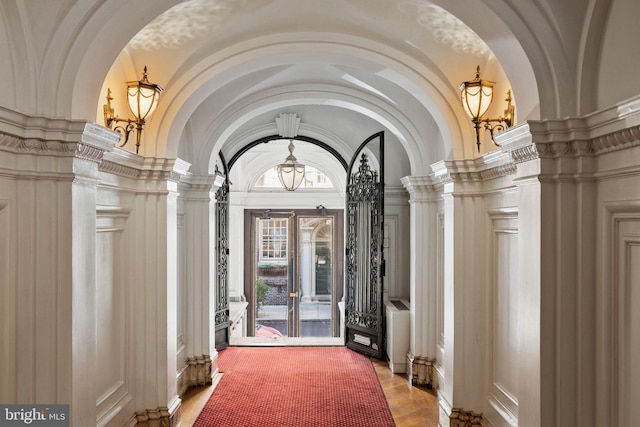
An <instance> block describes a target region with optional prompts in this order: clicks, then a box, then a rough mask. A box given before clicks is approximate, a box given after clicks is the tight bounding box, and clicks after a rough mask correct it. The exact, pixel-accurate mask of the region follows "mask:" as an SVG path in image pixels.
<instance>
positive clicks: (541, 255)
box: [503, 120, 596, 427]
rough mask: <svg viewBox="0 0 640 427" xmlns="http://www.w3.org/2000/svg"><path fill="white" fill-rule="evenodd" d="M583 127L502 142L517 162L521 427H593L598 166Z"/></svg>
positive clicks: (535, 126)
mask: <svg viewBox="0 0 640 427" xmlns="http://www.w3.org/2000/svg"><path fill="white" fill-rule="evenodd" d="M574 124H578V125H579V126H578V129H579V130H580V132H576V130H575V129H572V126H573V125H574ZM582 130H583V127H582V123H580V122H577V123H574V122H572V121H570V120H568V121H565V122H559V123H554V124H553V128H552V129H551V128H549V123H546V122H530V123H528V125H527V126H525V127H523V128H522V130H521V132H520V134H517V135H515V136H514V138H512V139H511V140H510V141H507V143H506V144H503V147H504V148H505V149H506V150H507V151H509V152H510V153H511V155H512V157H513V158H514V159H515V160H516V162H517V163H518V168H517V179H516V183H517V185H518V191H519V209H520V211H519V212H520V213H519V218H518V221H519V233H520V240H519V242H520V243H519V245H520V248H519V250H520V251H521V254H523V256H521V257H520V265H519V282H520V283H521V286H520V289H519V292H520V295H519V301H520V302H521V303H520V306H519V311H520V315H521V316H520V325H521V327H520V337H521V342H520V357H521V364H520V384H521V390H520V396H519V407H520V414H519V420H520V425H522V426H536V427H537V426H547V425H562V426H594V425H595V423H594V419H595V400H594V397H593V396H594V392H595V382H594V374H593V371H594V368H595V360H594V359H595V345H594V331H595V329H596V328H595V326H596V325H595V313H596V302H595V278H596V274H595V273H596V271H595V264H596V263H595V247H596V236H595V230H596V208H595V202H596V196H595V195H596V191H595V183H594V179H593V170H594V165H595V161H594V156H593V149H592V147H591V146H590V142H588V141H585V140H581V139H577V137H579V136H580V135H583V133H582Z"/></svg>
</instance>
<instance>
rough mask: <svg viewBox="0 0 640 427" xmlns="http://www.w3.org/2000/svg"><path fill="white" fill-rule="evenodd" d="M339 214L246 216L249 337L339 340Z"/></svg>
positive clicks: (253, 212) (288, 212)
mask: <svg viewBox="0 0 640 427" xmlns="http://www.w3.org/2000/svg"><path fill="white" fill-rule="evenodd" d="M343 215H344V213H343V211H342V210H327V209H324V208H323V209H317V210H314V209H291V210H286V209H282V208H278V209H277V210H276V209H269V210H246V211H245V236H247V239H246V240H245V280H244V283H245V285H244V288H245V289H244V292H245V296H246V297H247V301H248V303H249V304H248V309H247V321H248V325H247V326H248V327H247V335H248V336H253V337H255V338H260V339H262V340H263V341H264V340H265V339H266V340H274V341H277V342H281V343H283V344H284V343H287V342H288V341H289V342H290V341H291V339H299V340H306V339H312V340H314V341H317V340H318V339H326V338H329V339H331V338H338V337H340V335H341V322H340V308H339V305H338V302H339V301H340V300H341V299H342V296H343V287H344V284H343V265H344V264H343V255H342V254H343V252H344V250H343V247H344V245H343V235H344V228H343ZM334 342H335V341H334Z"/></svg>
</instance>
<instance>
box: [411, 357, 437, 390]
mask: <svg viewBox="0 0 640 427" xmlns="http://www.w3.org/2000/svg"><path fill="white" fill-rule="evenodd" d="M437 363H438V362H437V361H436V359H431V358H429V357H426V356H414V355H413V354H411V353H409V354H407V368H408V372H407V377H408V378H409V383H410V384H411V385H412V386H416V387H424V388H428V389H430V390H434V391H435V390H438V370H437Z"/></svg>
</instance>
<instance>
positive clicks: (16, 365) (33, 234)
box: [0, 113, 117, 426]
mask: <svg viewBox="0 0 640 427" xmlns="http://www.w3.org/2000/svg"><path fill="white" fill-rule="evenodd" d="M1 122H2V124H0V157H1V158H2V160H0V163H2V168H3V171H4V172H3V175H4V176H7V175H8V177H9V179H6V180H5V179H4V177H3V178H2V179H0V204H1V205H2V210H3V213H4V212H7V213H8V214H9V215H4V216H3V223H2V224H0V228H3V229H6V230H10V232H9V233H8V234H5V236H7V237H8V240H7V241H3V242H2V245H6V246H4V247H5V248H8V253H9V255H10V257H11V262H10V263H8V264H6V265H7V267H8V268H9V270H10V271H9V274H8V276H3V277H8V281H7V282H3V283H2V285H1V286H0V287H1V288H2V291H1V292H0V296H2V298H0V311H2V314H1V317H0V319H1V320H0V322H1V324H2V330H3V337H4V338H3V343H2V347H3V351H2V352H0V376H2V383H3V385H2V387H0V401H2V402H3V403H35V404H56V403H57V404H69V405H70V408H71V413H70V417H71V420H70V424H71V425H72V426H82V425H95V423H96V395H95V388H94V383H93V382H92V381H88V380H87V379H88V378H92V376H93V375H95V372H96V370H97V369H99V366H97V363H96V334H95V330H96V314H95V313H96V310H95V309H96V303H97V301H96V286H95V284H96V273H95V271H96V244H95V243H96V187H97V183H98V180H97V177H98V164H99V162H100V160H101V159H102V156H103V154H104V153H105V152H107V151H110V150H112V149H113V146H114V144H115V143H116V140H117V137H115V136H114V135H113V134H112V133H111V132H108V131H107V132H105V131H104V129H103V128H101V127H99V126H96V125H93V124H90V123H82V122H67V121H64V120H49V119H45V118H41V117H38V118H36V119H33V118H29V117H24V116H21V115H19V114H18V113H16V114H14V115H12V116H11V117H10V118H8V119H7V120H2V121H1ZM32 125H34V126H32ZM25 135H30V136H34V135H35V136H36V138H35V139H31V138H30V137H26V136H25ZM3 273H4V272H3Z"/></svg>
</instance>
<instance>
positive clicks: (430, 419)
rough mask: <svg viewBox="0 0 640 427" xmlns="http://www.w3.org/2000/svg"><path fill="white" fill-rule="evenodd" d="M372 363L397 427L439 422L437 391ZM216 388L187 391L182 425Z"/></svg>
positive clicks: (429, 425)
mask: <svg viewBox="0 0 640 427" xmlns="http://www.w3.org/2000/svg"><path fill="white" fill-rule="evenodd" d="M372 362H373V366H374V368H375V370H376V373H377V374H378V379H379V380H380V385H381V386H382V390H383V391H384V394H385V396H386V398H387V402H388V404H389V408H390V409H391V414H392V415H393V419H394V421H395V422H396V425H397V427H413V426H420V427H435V426H437V425H438V399H437V398H436V397H435V395H434V394H433V393H431V392H429V391H428V390H423V389H419V388H417V387H412V386H410V385H409V381H407V378H406V376H405V375H404V374H393V373H391V371H390V370H389V367H388V366H387V363H386V362H383V361H380V360H375V359H372ZM213 389H214V386H207V387H197V388H193V389H191V390H189V391H188V392H187V393H186V394H185V396H184V397H183V399H182V417H181V418H182V423H181V425H180V427H191V426H192V425H193V423H194V422H195V420H196V418H197V417H198V414H200V411H201V410H202V408H203V407H204V405H205V403H206V402H207V400H208V399H209V397H210V396H211V393H212V392H213Z"/></svg>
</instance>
